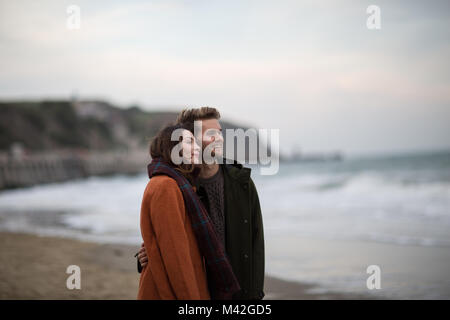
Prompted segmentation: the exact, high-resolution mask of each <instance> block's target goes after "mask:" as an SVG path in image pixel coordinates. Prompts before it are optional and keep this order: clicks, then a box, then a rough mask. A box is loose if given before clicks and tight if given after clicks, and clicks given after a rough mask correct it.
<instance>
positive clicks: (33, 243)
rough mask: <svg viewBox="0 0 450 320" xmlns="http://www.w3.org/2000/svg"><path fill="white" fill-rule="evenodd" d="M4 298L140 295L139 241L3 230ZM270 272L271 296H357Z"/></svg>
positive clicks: (0, 280)
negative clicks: (76, 280) (75, 273)
mask: <svg viewBox="0 0 450 320" xmlns="http://www.w3.org/2000/svg"><path fill="white" fill-rule="evenodd" d="M0 243H1V245H0V246H1V255H0V299H135V298H136V294H137V289H138V282H139V274H138V273H137V272H136V260H135V259H134V258H133V255H134V253H135V252H136V247H133V246H126V245H112V244H97V243H91V242H81V241H77V240H72V239H65V238H64V239H63V238H56V237H41V236H35V235H29V234H20V233H9V232H0ZM69 265H78V266H79V267H80V268H81V289H80V290H76V289H75V290H69V289H67V288H66V280H67V278H68V277H69V274H66V269H67V266H69ZM311 289H314V286H313V285H310V284H302V283H297V282H292V281H284V280H280V279H277V278H274V277H271V276H266V282H265V292H266V297H265V299H355V298H356V299H357V298H365V297H364V296H358V295H349V294H340V293H318V294H313V293H310V292H309V291H310V290H311Z"/></svg>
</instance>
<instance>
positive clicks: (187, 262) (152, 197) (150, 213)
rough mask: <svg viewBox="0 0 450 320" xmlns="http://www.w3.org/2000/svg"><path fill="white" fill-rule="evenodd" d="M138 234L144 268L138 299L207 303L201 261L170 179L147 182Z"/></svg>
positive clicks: (194, 238)
mask: <svg viewBox="0 0 450 320" xmlns="http://www.w3.org/2000/svg"><path fill="white" fill-rule="evenodd" d="M141 234H142V238H143V239H144V244H145V248H146V250H147V255H148V264H147V265H146V266H145V267H144V268H143V269H142V273H141V278H140V281H139V292H138V299H164V300H166V299H181V300H194V299H210V295H209V291H208V284H207V279H206V269H205V265H204V260H203V257H202V255H201V254H200V251H199V248H198V245H197V239H196V237H195V234H194V231H193V229H192V226H191V221H190V218H189V216H188V213H187V211H186V208H185V206H184V200H183V195H182V193H181V190H180V189H179V187H178V185H177V183H176V181H175V180H174V179H172V178H170V177H168V176H164V175H161V176H154V177H153V178H152V179H150V181H149V182H148V184H147V187H146V188H145V191H144V196H143V199H142V205H141Z"/></svg>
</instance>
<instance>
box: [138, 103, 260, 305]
mask: <svg viewBox="0 0 450 320" xmlns="http://www.w3.org/2000/svg"><path fill="white" fill-rule="evenodd" d="M219 119H220V114H219V112H218V111H217V110H216V109H215V108H209V107H203V108H199V109H189V110H183V111H182V112H181V113H180V114H179V116H178V119H177V123H187V122H190V123H193V122H194V121H198V120H201V124H202V133H201V134H202V139H201V141H202V149H203V150H205V149H208V151H210V153H211V155H212V156H219V157H220V156H221V155H222V154H223V137H222V128H221V126H220V123H219ZM222 162H223V164H218V163H216V162H214V163H212V164H207V163H202V168H201V171H200V174H199V177H198V179H197V180H198V181H197V184H196V188H197V192H198V194H199V196H200V199H202V201H203V202H204V204H205V206H206V208H207V210H208V213H209V215H210V218H211V220H212V222H213V225H214V227H215V229H216V232H217V234H218V236H219V239H220V240H221V241H222V243H223V244H224V246H225V250H226V253H227V255H228V258H229V259H230V263H231V266H232V268H233V272H234V274H235V275H236V277H237V279H238V281H239V284H240V286H241V291H240V292H238V293H237V294H236V295H235V296H234V297H233V298H234V299H262V298H263V297H264V295H265V294H264V265H265V260H264V259H265V258H264V231H263V221H262V215H261V208H260V204H259V198H258V193H257V191H256V187H255V184H254V183H253V181H252V179H251V178H250V172H251V169H249V168H244V167H243V166H242V165H241V164H238V163H237V162H236V161H234V163H233V164H228V163H227V161H225V159H224V161H222ZM137 256H138V270H139V272H140V270H141V268H142V267H144V266H145V265H146V264H147V262H148V257H147V254H146V251H145V247H144V246H143V245H142V247H141V250H140V251H139V253H138V254H137Z"/></svg>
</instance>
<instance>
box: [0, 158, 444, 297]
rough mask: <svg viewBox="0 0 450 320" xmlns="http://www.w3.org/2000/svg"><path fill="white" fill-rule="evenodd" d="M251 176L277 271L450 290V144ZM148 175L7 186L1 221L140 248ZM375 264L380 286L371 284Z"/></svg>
mask: <svg viewBox="0 0 450 320" xmlns="http://www.w3.org/2000/svg"><path fill="white" fill-rule="evenodd" d="M252 179H253V180H254V182H255V185H256V187H257V190H258V195H259V201H260V204H261V209H262V213H263V221H264V234H265V244H266V250H265V251H266V272H267V273H268V274H269V275H274V276H277V277H280V278H283V279H286V280H292V281H300V282H307V283H313V284H316V285H317V286H316V287H315V289H311V290H316V291H317V292H346V293H358V294H367V295H371V296H374V297H376V298H399V299H403V298H404V299H415V298H417V299H422V298H425V299H427V298H428V299H435V298H438V299H450V281H449V280H447V278H448V275H447V274H448V272H449V271H450V151H439V152H422V153H409V154H395V155H383V156H370V157H369V156H365V157H347V158H344V159H342V160H341V161H317V162H313V161H310V162H302V161H297V162H282V163H280V168H279V171H278V173H277V174H275V175H270V176H263V175H260V174H259V170H258V168H255V167H254V168H253V170H252ZM147 183H148V177H147V174H146V172H144V171H143V172H142V173H141V174H137V175H114V176H108V177H90V178H86V179H79V180H72V181H67V182H62V183H52V184H46V185H37V186H33V187H29V188H23V189H13V190H6V191H2V192H0V230H1V231H11V232H25V233H31V234H38V235H44V236H47V235H48V236H57V237H67V238H74V239H78V240H82V241H93V242H98V243H119V244H129V245H135V246H136V247H138V246H139V245H140V243H141V242H142V240H141V235H140V229H139V215H140V206H141V201H142V196H143V192H144V189H145V187H146V185H147ZM0 247H1V244H0ZM370 265H375V266H378V267H379V269H380V270H381V273H380V275H379V276H380V277H381V288H369V287H370V285H369V284H368V281H369V280H368V278H369V277H370V276H371V275H372V274H371V273H370V272H369V271H368V269H367V268H368V267H369V266H370Z"/></svg>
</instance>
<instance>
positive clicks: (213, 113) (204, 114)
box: [176, 107, 220, 123]
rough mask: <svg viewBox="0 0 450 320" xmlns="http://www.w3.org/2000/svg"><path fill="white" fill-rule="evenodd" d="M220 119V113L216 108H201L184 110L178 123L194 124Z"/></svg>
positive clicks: (179, 116)
mask: <svg viewBox="0 0 450 320" xmlns="http://www.w3.org/2000/svg"><path fill="white" fill-rule="evenodd" d="M208 119H217V120H219V119H220V113H219V111H217V109H216V108H211V107H201V108H191V109H184V110H183V111H181V112H180V114H179V115H178V118H177V121H176V123H194V121H197V120H208Z"/></svg>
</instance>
